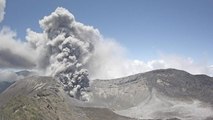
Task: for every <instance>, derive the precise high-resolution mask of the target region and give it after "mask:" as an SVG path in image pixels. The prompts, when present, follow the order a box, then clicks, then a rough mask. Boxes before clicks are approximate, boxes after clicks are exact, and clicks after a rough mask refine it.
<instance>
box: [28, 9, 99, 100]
mask: <svg viewBox="0 0 213 120" xmlns="http://www.w3.org/2000/svg"><path fill="white" fill-rule="evenodd" d="M39 24H40V26H41V28H42V29H43V30H44V31H43V33H35V32H33V31H31V30H28V36H27V40H28V43H29V45H30V46H31V47H32V48H34V49H35V51H37V53H41V55H39V56H40V57H38V58H39V59H38V61H39V62H38V64H37V66H38V68H39V69H44V70H45V73H46V74H47V75H51V76H53V77H55V78H56V79H58V80H59V81H60V82H61V83H62V84H63V85H64V90H65V91H67V93H68V94H69V95H70V96H72V97H74V98H77V99H81V100H87V99H88V98H86V97H87V95H86V94H85V91H86V89H85V88H87V87H88V86H89V78H88V71H87V69H86V67H85V66H86V65H87V63H88V61H89V59H90V57H91V56H92V54H93V51H94V43H95V41H97V40H99V39H100V35H99V32H98V30H95V29H93V28H92V27H90V26H85V25H83V24H81V23H78V22H76V21H75V18H74V16H73V15H72V14H71V13H70V12H69V11H68V10H66V9H64V8H61V7H59V8H57V9H56V10H55V12H53V13H52V14H51V15H49V16H45V17H44V18H43V19H42V20H40V21H39ZM37 38H40V39H37ZM40 61H42V62H40Z"/></svg>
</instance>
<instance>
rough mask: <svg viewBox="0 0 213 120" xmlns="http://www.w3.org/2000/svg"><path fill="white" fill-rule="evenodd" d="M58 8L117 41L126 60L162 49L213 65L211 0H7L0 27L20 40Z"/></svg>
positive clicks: (147, 56) (156, 53)
mask: <svg viewBox="0 0 213 120" xmlns="http://www.w3.org/2000/svg"><path fill="white" fill-rule="evenodd" d="M58 6H61V7H64V8H66V9H68V10H69V11H70V12H71V13H72V14H73V15H74V16H75V18H76V20H77V21H80V22H82V23H84V24H86V25H91V26H94V27H95V28H98V29H99V31H100V32H101V34H102V35H103V36H105V37H107V38H114V39H116V41H117V42H118V43H120V44H121V45H122V46H124V47H125V48H127V49H128V57H130V58H134V59H142V60H145V61H148V60H151V59H155V58H157V57H158V56H159V54H161V53H163V54H174V55H180V56H184V57H191V58H193V59H194V60H196V61H203V60H204V61H205V60H207V61H208V62H209V63H210V64H213V61H212V60H213V54H212V51H213V47H212V46H213V14H212V13H213V1H212V0H176V1H175V0H134V1H132V0H116V1H115V0H105V1H103V0H102V1H100V0H90V1H86V0H44V1H38V0H13V1H12V0H7V5H6V9H5V12H6V14H5V17H4V20H3V21H2V23H0V26H1V27H2V26H9V27H10V28H11V29H12V30H14V31H16V32H17V35H18V37H19V38H21V39H23V40H24V39H25V34H26V29H27V28H31V29H32V30H34V31H37V32H39V31H41V29H40V27H39V24H38V21H39V20H40V19H42V18H43V16H45V15H49V14H50V13H51V12H53V11H54V10H55V9H56V8H57V7H58Z"/></svg>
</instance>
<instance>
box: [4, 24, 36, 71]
mask: <svg viewBox="0 0 213 120" xmlns="http://www.w3.org/2000/svg"><path fill="white" fill-rule="evenodd" d="M0 43H1V44H0V68H32V67H33V66H34V62H35V58H34V57H35V53H34V52H33V51H32V49H31V48H30V47H27V45H26V43H24V42H21V41H20V40H18V39H17V38H16V33H15V32H13V31H12V30H10V29H9V28H7V27H3V28H2V30H0Z"/></svg>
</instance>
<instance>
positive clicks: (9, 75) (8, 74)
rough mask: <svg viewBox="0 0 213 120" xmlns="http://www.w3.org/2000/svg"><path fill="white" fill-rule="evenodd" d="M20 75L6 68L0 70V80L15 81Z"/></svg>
mask: <svg viewBox="0 0 213 120" xmlns="http://www.w3.org/2000/svg"><path fill="white" fill-rule="evenodd" d="M19 78H21V77H20V76H18V75H17V74H16V73H15V72H13V71H8V70H0V82H1V81H16V80H18V79H19Z"/></svg>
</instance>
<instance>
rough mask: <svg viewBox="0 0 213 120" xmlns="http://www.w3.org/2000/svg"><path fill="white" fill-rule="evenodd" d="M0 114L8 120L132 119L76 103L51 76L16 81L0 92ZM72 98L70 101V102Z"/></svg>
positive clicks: (104, 109) (103, 109)
mask: <svg viewBox="0 0 213 120" xmlns="http://www.w3.org/2000/svg"><path fill="white" fill-rule="evenodd" d="M0 101H1V102H0V107H1V109H0V115H1V118H4V119H11V120H23V119H26V120H100V119H101V120H110V119H113V120H132V119H130V118H127V117H122V116H119V115H117V114H115V113H113V112H112V111H110V110H109V109H106V108H86V107H80V106H76V105H75V104H73V103H75V100H72V99H71V98H70V97H68V96H67V95H66V94H65V93H64V92H63V89H62V87H61V85H60V84H59V83H57V82H56V81H55V80H54V79H52V78H50V77H30V78H26V79H23V80H20V81H17V82H16V83H14V84H13V85H11V86H10V87H9V88H8V89H7V90H6V91H4V92H3V93H2V94H1V95H0ZM70 101H72V102H70Z"/></svg>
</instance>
